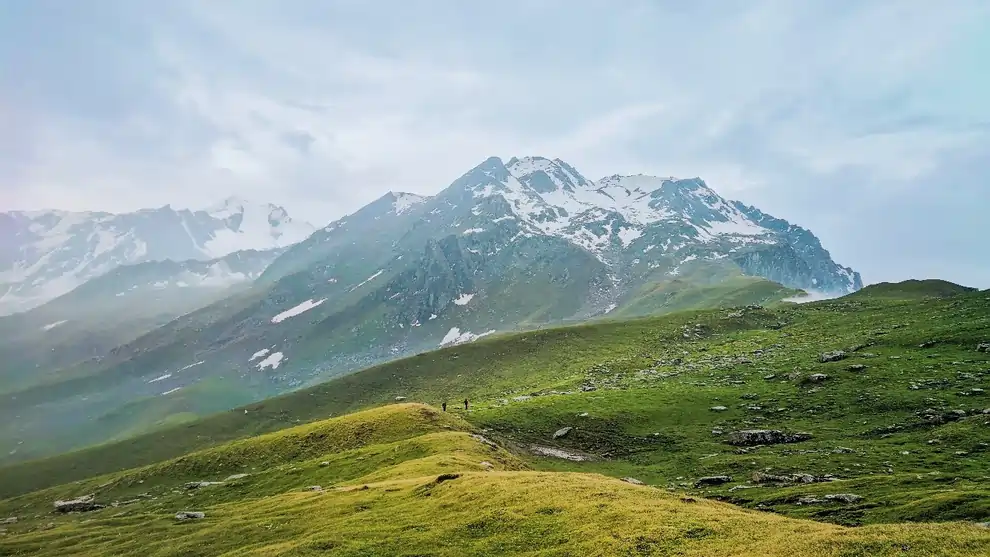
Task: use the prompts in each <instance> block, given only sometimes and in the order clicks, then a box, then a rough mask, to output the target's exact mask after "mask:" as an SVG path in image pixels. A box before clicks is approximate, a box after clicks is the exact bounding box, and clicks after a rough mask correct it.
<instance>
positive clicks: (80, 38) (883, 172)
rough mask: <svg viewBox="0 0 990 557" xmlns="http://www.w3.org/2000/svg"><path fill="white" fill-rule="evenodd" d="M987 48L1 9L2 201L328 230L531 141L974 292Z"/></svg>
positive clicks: (936, 5) (808, 10)
mask: <svg viewBox="0 0 990 557" xmlns="http://www.w3.org/2000/svg"><path fill="white" fill-rule="evenodd" d="M988 60H990V2H988V1H986V0H972V1H968V0H944V1H942V2H934V1H931V0H891V1H864V0H849V1H846V0H828V1H818V0H814V1H813V0H807V1H802V0H755V1H754V0H740V1H735V0H694V1H692V2H683V1H681V0H669V1H661V0H654V1H647V0H621V1H616V0H602V1H594V0H559V1H558V0H529V1H512V0H500V1H498V2H494V1H492V2H482V1H480V0H479V1H463V0H450V1H441V0H436V1H416V0H396V1H378V2H375V1H370V0H368V1H365V0H353V1H351V0H339V1H331V0H273V1H260V0H231V1H223V0H197V1H191V0H169V1H168V2H159V1H155V2H151V1H143V0H77V1H65V0H31V1H22V0H0V209H14V208H24V209H32V208H43V207H44V208H47V207H57V208H64V209H103V210H111V211H127V210H133V209H136V208H140V207H148V206H161V205H165V204H167V203H171V204H172V205H173V206H175V207H192V208H200V207H205V206H208V205H211V204H213V203H215V202H217V201H219V200H221V199H223V198H225V197H227V196H229V195H234V194H236V195H238V196H241V197H244V198H248V199H253V200H257V201H266V202H273V203H277V204H281V205H283V206H285V207H286V208H287V209H288V210H289V212H290V214H292V215H294V216H296V217H299V218H303V219H306V220H309V221H311V222H313V223H314V224H317V225H323V224H326V223H327V222H329V221H331V220H333V219H335V218H337V217H339V216H341V215H343V214H346V213H348V212H351V211H353V210H356V209H357V208H359V207H360V206H361V205H363V204H364V203H367V202H368V201H371V200H373V199H375V198H377V197H379V196H380V195H382V194H383V193H385V192H386V191H388V190H395V191H412V192H417V193H424V194H430V193H435V192H437V191H439V190H441V189H442V188H444V187H445V186H447V185H448V184H449V183H450V182H452V181H453V180H454V179H456V178H457V177H458V176H459V175H461V174H463V173H464V172H465V171H467V170H469V169H470V168H471V167H473V166H475V165H476V164H478V163H479V162H481V161H482V160H484V159H485V158H486V157H488V156H492V155H496V156H501V157H503V159H508V158H510V157H512V156H514V155H519V156H521V155H543V156H547V157H551V158H553V157H559V158H562V159H564V160H566V161H568V162H569V163H571V164H572V165H574V166H575V167H577V168H578V169H579V170H580V171H581V172H582V173H584V174H585V175H587V176H588V177H589V178H591V179H598V178H600V177H601V176H604V175H609V174H617V173H618V174H635V173H646V174H656V175H663V176H667V175H674V176H680V177H692V176H701V177H702V178H704V179H705V180H706V181H707V182H708V183H709V184H710V185H711V186H712V187H713V188H714V189H715V190H717V191H718V192H719V193H721V194H722V195H724V196H726V197H730V198H734V199H740V200H742V201H744V202H746V203H750V204H755V205H757V206H758V207H760V208H761V209H763V210H765V211H767V212H770V213H771V214H774V215H775V216H779V217H782V218H786V219H788V220H790V221H792V222H794V223H797V224H800V225H802V226H805V227H807V228H810V229H811V230H812V231H813V232H815V233H816V234H817V235H818V236H819V237H820V238H821V239H822V242H823V243H824V245H825V247H826V248H827V249H829V250H830V251H831V252H832V255H833V257H834V258H835V259H836V260H837V261H838V262H840V263H842V264H846V265H851V266H853V267H854V268H855V269H857V270H859V271H861V272H862V273H863V275H864V279H865V280H866V281H867V282H876V281H881V280H901V279H904V278H910V277H918V278H923V277H941V278H946V279H950V280H954V281H957V282H962V283H965V284H970V285H974V286H980V287H983V288H988V287H990V62H988Z"/></svg>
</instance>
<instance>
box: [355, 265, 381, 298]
mask: <svg viewBox="0 0 990 557" xmlns="http://www.w3.org/2000/svg"><path fill="white" fill-rule="evenodd" d="M384 272H385V270H384V269H382V270H380V271H378V272H377V273H375V274H373V275H371V276H370V277H368V278H366V279H364V280H363V281H361V282H360V283H359V284H358V285H357V286H355V287H353V288H351V289H350V290H349V291H348V292H353V291H355V290H357V289H358V288H361V287H362V286H364V285H366V284H368V283H369V282H371V281H373V280H375V279H376V278H378V277H380V276H382V273H384Z"/></svg>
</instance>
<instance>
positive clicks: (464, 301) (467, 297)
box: [454, 294, 474, 306]
mask: <svg viewBox="0 0 990 557" xmlns="http://www.w3.org/2000/svg"><path fill="white" fill-rule="evenodd" d="M473 298H474V294H461V295H460V296H459V297H458V298H457V299H456V300H454V303H455V304H457V305H459V306H466V305H468V302H470V301H471V300H472V299H473Z"/></svg>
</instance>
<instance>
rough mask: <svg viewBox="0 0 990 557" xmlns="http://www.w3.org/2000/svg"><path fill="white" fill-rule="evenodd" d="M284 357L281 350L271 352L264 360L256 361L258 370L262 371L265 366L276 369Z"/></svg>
mask: <svg viewBox="0 0 990 557" xmlns="http://www.w3.org/2000/svg"><path fill="white" fill-rule="evenodd" d="M284 359H285V355H284V354H282V353H281V352H273V353H272V354H271V355H269V356H268V357H267V358H265V359H264V360H261V361H260V362H258V364H257V365H258V370H259V371H264V370H265V368H269V367H270V368H272V369H278V366H280V365H282V361H283V360H284Z"/></svg>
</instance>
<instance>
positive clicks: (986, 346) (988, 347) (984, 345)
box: [976, 342, 990, 354]
mask: <svg viewBox="0 0 990 557" xmlns="http://www.w3.org/2000/svg"><path fill="white" fill-rule="evenodd" d="M976 351H977V352H985V353H987V354H990V342H981V343H979V344H977V345H976Z"/></svg>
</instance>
